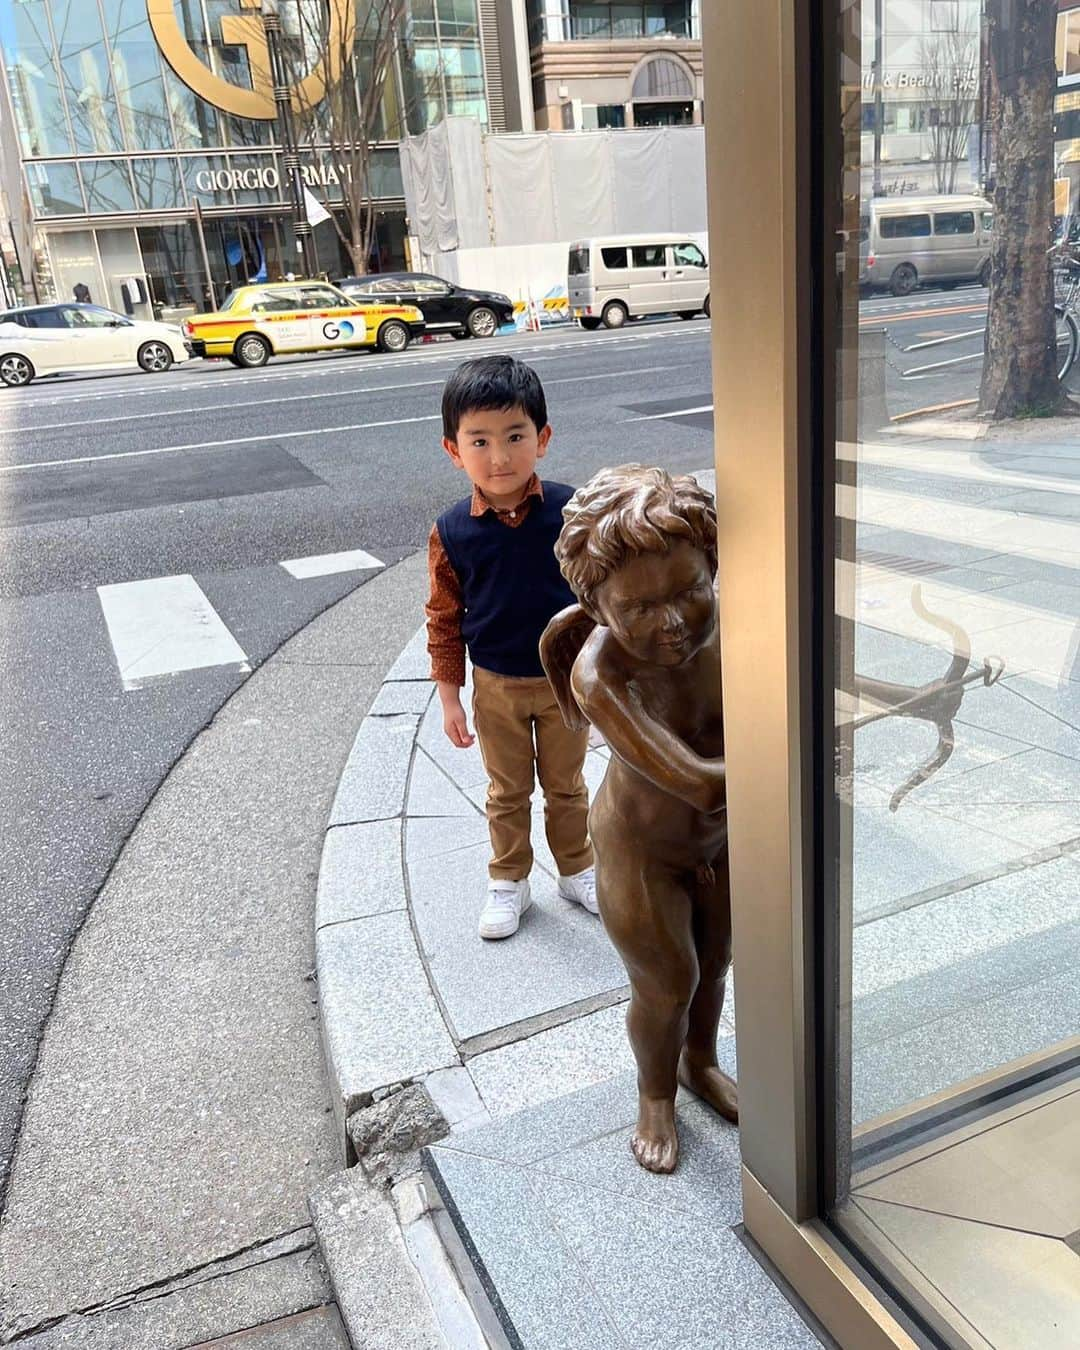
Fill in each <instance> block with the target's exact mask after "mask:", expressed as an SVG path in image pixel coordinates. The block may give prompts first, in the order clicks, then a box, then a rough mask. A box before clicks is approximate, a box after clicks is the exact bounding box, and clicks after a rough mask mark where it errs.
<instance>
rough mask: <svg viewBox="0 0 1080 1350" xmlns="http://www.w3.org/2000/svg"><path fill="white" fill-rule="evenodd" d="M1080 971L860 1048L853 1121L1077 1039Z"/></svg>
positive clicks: (854, 1068)
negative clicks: (1057, 1043)
mask: <svg viewBox="0 0 1080 1350" xmlns="http://www.w3.org/2000/svg"><path fill="white" fill-rule="evenodd" d="M1078 1007H1080V971H1077V970H1069V971H1066V972H1065V973H1064V974H1062V975H1056V976H1054V977H1052V978H1051V979H1048V980H1044V981H1041V982H1040V983H1039V984H1036V985H1031V986H1029V987H1027V988H1024V989H1020V990H1015V989H1010V990H1008V991H1007V992H1006V993H1004V994H1002V995H1001V996H1000V997H998V998H994V999H988V1000H987V1001H986V1002H985V1003H980V1004H978V1005H977V1006H976V1007H973V1008H969V1009H967V1010H965V1011H964V1012H961V1013H958V1014H956V1015H954V1016H950V1017H945V1018H942V1019H941V1020H940V1021H938V1022H935V1023H933V1024H930V1025H928V1026H921V1027H918V1028H916V1029H915V1030H914V1031H910V1032H907V1033H906V1034H905V1035H902V1036H894V1037H890V1038H889V1039H888V1040H885V1041H879V1042H877V1043H876V1044H874V1045H870V1046H865V1047H862V1048H860V1049H858V1050H856V1052H855V1054H854V1056H853V1063H852V1120H853V1121H854V1122H855V1123H857V1124H858V1123H862V1122H864V1121H867V1120H872V1119H873V1118H874V1117H875V1116H879V1115H882V1114H884V1113H885V1112H887V1111H893V1110H896V1109H897V1108H898V1107H901V1106H906V1105H907V1104H908V1103H909V1102H913V1101H917V1100H918V1099H919V1098H921V1097H926V1096H929V1095H931V1094H932V1093H935V1092H941V1091H943V1090H944V1089H946V1088H948V1087H951V1086H953V1085H954V1084H955V1083H962V1082H963V1081H964V1080H965V1079H967V1078H973V1077H975V1076H976V1075H977V1074H982V1073H986V1072H988V1071H989V1070H991V1069H995V1068H997V1067H998V1066H999V1065H1002V1064H1008V1063H1009V1062H1010V1061H1011V1060H1014V1059H1019V1058H1021V1057H1022V1056H1024V1055H1030V1054H1033V1053H1035V1052H1036V1051H1039V1050H1042V1049H1044V1048H1045V1047H1046V1046H1048V1045H1054V1044H1055V1043H1056V1042H1058V1041H1063V1040H1065V1039H1067V1038H1068V1037H1071V1036H1075V1035H1076V1010H1077V1008H1078Z"/></svg>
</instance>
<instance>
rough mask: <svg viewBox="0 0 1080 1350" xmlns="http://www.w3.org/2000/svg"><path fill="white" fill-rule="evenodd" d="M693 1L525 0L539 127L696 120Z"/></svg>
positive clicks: (697, 45) (697, 50)
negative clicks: (591, 0)
mask: <svg viewBox="0 0 1080 1350" xmlns="http://www.w3.org/2000/svg"><path fill="white" fill-rule="evenodd" d="M698 10H699V0H634V3H607V0H605V2H604V3H584V2H583V0H529V46H530V54H531V63H532V84H533V104H534V107H535V113H536V125H537V128H538V129H541V130H595V129H597V128H604V127H634V126H637V127H647V126H683V125H687V126H688V125H694V124H697V123H700V122H701V106H702V94H703V77H702V68H701V34H700V27H699V14H698Z"/></svg>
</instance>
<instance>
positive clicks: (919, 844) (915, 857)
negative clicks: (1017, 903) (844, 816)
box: [852, 784, 1030, 923]
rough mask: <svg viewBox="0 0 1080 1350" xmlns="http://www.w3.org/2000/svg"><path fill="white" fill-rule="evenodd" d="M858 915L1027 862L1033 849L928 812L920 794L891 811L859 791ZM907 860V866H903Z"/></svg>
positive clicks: (855, 851)
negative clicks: (899, 861)
mask: <svg viewBox="0 0 1080 1350" xmlns="http://www.w3.org/2000/svg"><path fill="white" fill-rule="evenodd" d="M852 828H853V830H854V845H853V850H852V866H853V901H852V904H853V909H854V913H855V920H856V922H857V923H858V922H859V921H860V920H861V918H862V917H863V916H867V915H870V914H873V913H875V912H877V911H879V910H880V909H882V908H888V907H889V906H891V905H895V904H897V903H898V902H900V901H902V900H903V899H904V898H905V897H908V896H912V895H917V894H918V893H919V892H920V891H925V890H929V889H930V888H932V887H935V886H944V885H948V884H949V883H950V882H954V881H958V880H959V879H960V878H962V877H966V876H970V875H971V874H973V873H979V872H982V871H984V870H986V869H989V868H995V867H999V866H1002V865H1003V864H1006V863H1008V862H1010V861H1012V860H1014V859H1018V858H1021V857H1023V856H1024V855H1025V854H1026V853H1027V852H1029V850H1030V843H1029V842H1027V843H1025V842H1022V841H1019V840H1017V839H1014V838H1012V837H1011V836H1010V835H1001V834H993V833H991V832H988V831H983V830H979V829H977V828H975V826H974V824H973V823H965V827H964V829H963V830H957V828H956V823H955V821H952V820H949V819H946V818H945V817H944V816H943V815H941V814H940V813H939V812H938V811H935V810H933V809H931V808H929V807H924V806H923V805H922V804H921V801H920V800H919V790H918V789H916V790H915V791H914V792H913V793H912V794H911V795H910V796H909V797H907V798H906V799H905V800H904V801H903V802H902V803H901V805H900V809H899V810H898V811H890V810H889V807H888V801H887V798H886V797H885V796H884V794H881V795H878V794H877V793H871V792H868V791H866V790H865V789H863V787H862V785H861V784H858V785H857V786H856V792H855V806H854V810H853V812H852ZM899 858H902V859H903V860H904V861H903V866H902V867H899V866H897V859H899Z"/></svg>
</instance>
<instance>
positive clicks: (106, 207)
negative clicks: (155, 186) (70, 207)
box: [79, 159, 135, 215]
mask: <svg viewBox="0 0 1080 1350" xmlns="http://www.w3.org/2000/svg"><path fill="white" fill-rule="evenodd" d="M79 169H80V172H81V173H82V180H83V187H84V189H85V190H86V209H87V211H88V212H89V213H90V214H91V215H112V214H119V213H120V212H128V211H134V210H135V193H134V191H133V190H132V186H131V175H130V174H129V173H128V165H127V161H126V160H112V159H88V160H83V161H82V163H81V164H80V165H79Z"/></svg>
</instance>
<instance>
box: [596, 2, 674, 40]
mask: <svg viewBox="0 0 1080 1350" xmlns="http://www.w3.org/2000/svg"><path fill="white" fill-rule="evenodd" d="M569 28H570V36H571V37H572V38H579V39H585V40H590V39H597V38H599V39H603V40H608V41H610V40H613V39H614V40H617V39H619V38H623V39H626V38H653V37H677V38H688V37H690V35H691V15H690V4H689V0H674V3H662V0H647V3H637V4H618V3H610V4H608V3H599V4H598V3H587V4H586V3H581V4H579V3H575V0H570V14H569Z"/></svg>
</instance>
